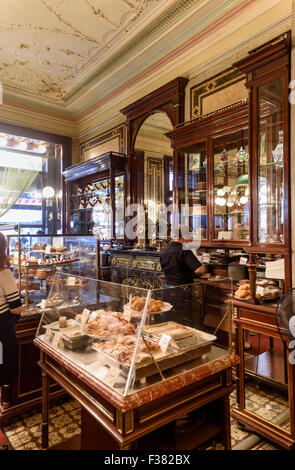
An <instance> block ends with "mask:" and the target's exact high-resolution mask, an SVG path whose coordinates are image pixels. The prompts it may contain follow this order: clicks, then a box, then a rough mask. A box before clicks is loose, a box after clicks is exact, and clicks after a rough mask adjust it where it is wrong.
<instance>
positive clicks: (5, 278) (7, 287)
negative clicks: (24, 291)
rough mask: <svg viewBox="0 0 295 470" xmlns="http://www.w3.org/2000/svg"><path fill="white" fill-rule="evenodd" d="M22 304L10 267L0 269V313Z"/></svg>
mask: <svg viewBox="0 0 295 470" xmlns="http://www.w3.org/2000/svg"><path fill="white" fill-rule="evenodd" d="M21 305H22V303H21V300H20V296H19V292H18V290H17V285H16V282H15V279H14V277H13V274H12V272H11V271H10V269H4V270H3V271H0V315H1V314H2V313H4V312H7V310H13V309H14V308H17V307H20V306H21Z"/></svg>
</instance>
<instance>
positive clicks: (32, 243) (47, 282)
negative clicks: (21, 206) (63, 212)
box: [7, 235, 99, 312]
mask: <svg viewBox="0 0 295 470" xmlns="http://www.w3.org/2000/svg"><path fill="white" fill-rule="evenodd" d="M7 238H8V253H9V257H10V261H11V268H12V270H13V273H14V275H15V277H16V278H17V285H18V288H19V291H20V294H21V296H22V297H23V299H24V301H23V304H24V306H25V307H26V308H27V309H31V310H32V311H34V312H36V308H38V307H39V308H41V307H42V305H43V303H44V300H45V299H46V297H47V295H48V292H49V290H50V288H51V285H52V282H53V279H54V276H55V274H56V273H57V272H59V271H63V272H65V271H67V272H71V273H73V274H77V275H84V276H89V277H92V278H97V272H98V267H99V260H98V251H99V242H98V240H97V238H96V237H92V236H81V237H76V236H71V235H66V236H64V235H57V236H42V235H40V236H37V235H19V236H15V235H9V236H8V237H7ZM42 301H43V303H42Z"/></svg>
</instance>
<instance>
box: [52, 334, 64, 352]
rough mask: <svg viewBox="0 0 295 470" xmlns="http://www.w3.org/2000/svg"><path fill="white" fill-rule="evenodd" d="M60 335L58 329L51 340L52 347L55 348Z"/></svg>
mask: <svg viewBox="0 0 295 470" xmlns="http://www.w3.org/2000/svg"><path fill="white" fill-rule="evenodd" d="M61 337H62V333H61V332H60V331H58V332H57V333H55V335H54V337H53V340H52V347H53V348H57V347H58V345H59V343H60V340H61Z"/></svg>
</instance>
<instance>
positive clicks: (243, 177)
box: [236, 174, 249, 186]
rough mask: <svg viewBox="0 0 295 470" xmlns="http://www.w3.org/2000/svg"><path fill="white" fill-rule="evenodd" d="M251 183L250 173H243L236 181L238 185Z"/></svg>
mask: <svg viewBox="0 0 295 470" xmlns="http://www.w3.org/2000/svg"><path fill="white" fill-rule="evenodd" d="M248 184H249V175H247V174H246V175H241V176H239V178H238V179H237V181H236V186H247V185H248Z"/></svg>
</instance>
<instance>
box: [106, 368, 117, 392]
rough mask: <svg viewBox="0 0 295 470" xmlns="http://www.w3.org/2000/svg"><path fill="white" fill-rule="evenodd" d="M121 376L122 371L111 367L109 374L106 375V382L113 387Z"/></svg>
mask: <svg viewBox="0 0 295 470" xmlns="http://www.w3.org/2000/svg"><path fill="white" fill-rule="evenodd" d="M119 375H120V370H119V369H115V368H114V367H111V368H110V369H109V370H108V372H107V373H106V375H105V378H104V379H105V381H106V382H107V384H108V385H110V386H111V387H112V386H114V385H115V383H116V381H117V379H118V377H119Z"/></svg>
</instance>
